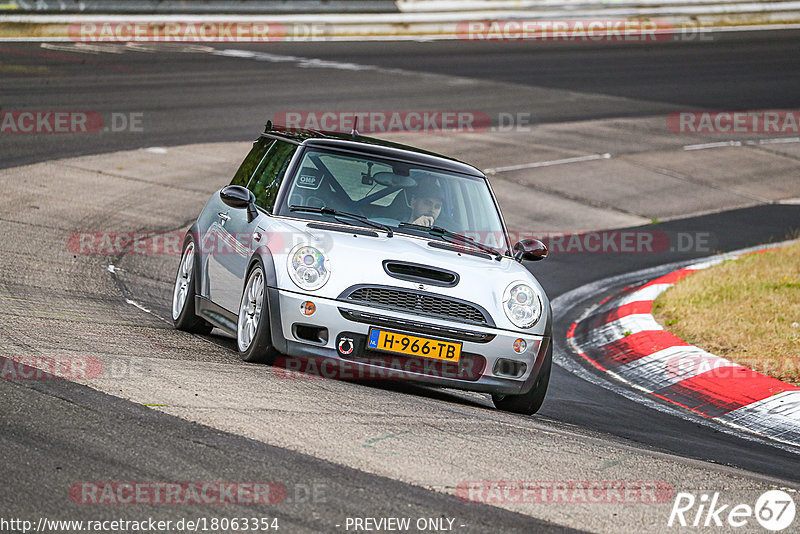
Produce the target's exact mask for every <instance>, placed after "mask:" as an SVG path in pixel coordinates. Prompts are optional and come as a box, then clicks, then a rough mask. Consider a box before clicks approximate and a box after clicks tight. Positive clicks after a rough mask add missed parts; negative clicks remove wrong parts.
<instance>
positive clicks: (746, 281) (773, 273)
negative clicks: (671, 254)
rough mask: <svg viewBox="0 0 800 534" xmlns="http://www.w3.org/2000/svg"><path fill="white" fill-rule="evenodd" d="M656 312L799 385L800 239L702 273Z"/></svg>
mask: <svg viewBox="0 0 800 534" xmlns="http://www.w3.org/2000/svg"><path fill="white" fill-rule="evenodd" d="M653 315H654V316H655V318H656V320H658V322H659V323H661V324H662V325H664V326H665V327H666V328H667V330H669V331H670V332H672V333H673V334H675V335H676V336H678V337H680V338H682V339H683V340H685V341H687V342H688V343H691V344H693V345H697V346H698V347H700V348H702V349H705V350H707V351H708V352H711V353H713V354H717V355H718V356H722V357H724V358H727V359H729V360H731V361H734V362H736V363H739V364H742V365H745V366H747V367H750V368H751V369H754V370H756V371H758V372H760V373H763V374H765V375H769V376H772V377H774V378H777V379H779V380H783V381H784V382H789V383H792V384H795V385H800V242H795V243H792V244H790V245H787V246H784V247H780V248H776V249H770V250H768V251H766V252H763V253H757V254H748V255H746V256H743V257H741V258H739V259H736V260H730V261H726V262H724V263H722V264H720V265H715V266H713V267H711V268H709V269H706V270H703V271H698V272H696V273H694V274H692V275H691V276H688V277H687V278H684V279H683V280H681V281H680V282H678V283H677V284H675V285H674V286H672V287H671V288H669V289H668V290H667V291H665V292H664V293H663V294H662V295H661V296H659V297H658V299H656V301H655V303H654V305H653Z"/></svg>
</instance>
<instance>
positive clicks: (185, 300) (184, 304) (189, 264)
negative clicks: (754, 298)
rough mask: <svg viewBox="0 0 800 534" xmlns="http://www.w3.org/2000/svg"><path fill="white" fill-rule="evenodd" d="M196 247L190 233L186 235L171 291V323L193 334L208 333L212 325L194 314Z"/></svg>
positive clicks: (196, 270) (196, 271) (196, 267)
mask: <svg viewBox="0 0 800 534" xmlns="http://www.w3.org/2000/svg"><path fill="white" fill-rule="evenodd" d="M195 251H196V247H195V243H194V238H193V237H192V235H191V234H189V235H187V236H186V240H185V241H184V243H183V252H182V253H181V262H180V264H179V265H178V272H177V274H176V275H175V287H174V289H173V291H172V323H173V324H174V325H175V328H177V329H178V330H184V331H186V332H192V333H195V334H208V333H209V332H211V330H212V329H213V328H214V326H213V325H212V324H210V323H208V322H206V321H205V320H204V319H202V318H200V317H198V316H197V315H195V310H194V296H195V294H196V292H195V281H196V280H197V273H198V265H197V262H195V258H196V256H197V255H196V254H195Z"/></svg>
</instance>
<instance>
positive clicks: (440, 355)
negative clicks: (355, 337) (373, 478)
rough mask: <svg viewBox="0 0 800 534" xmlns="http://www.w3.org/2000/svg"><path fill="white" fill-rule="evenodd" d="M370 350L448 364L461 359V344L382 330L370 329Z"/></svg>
mask: <svg viewBox="0 0 800 534" xmlns="http://www.w3.org/2000/svg"><path fill="white" fill-rule="evenodd" d="M368 346H369V348H371V349H373V350H379V351H383V352H393V353H395V354H405V355H407V356H420V357H422V358H435V359H437V360H444V361H447V362H458V360H459V359H460V358H461V343H451V342H449V341H439V340H438V339H430V338H427V337H419V336H412V335H409V334H401V333H399V332H391V331H388V330H381V329H379V328H370V329H369V343H368Z"/></svg>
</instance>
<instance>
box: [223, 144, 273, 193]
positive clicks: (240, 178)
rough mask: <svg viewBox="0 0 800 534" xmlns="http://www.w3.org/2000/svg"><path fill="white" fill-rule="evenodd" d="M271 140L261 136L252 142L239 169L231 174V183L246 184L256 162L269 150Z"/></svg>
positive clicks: (259, 161) (256, 164)
mask: <svg viewBox="0 0 800 534" xmlns="http://www.w3.org/2000/svg"><path fill="white" fill-rule="evenodd" d="M273 142H274V141H273V140H272V139H264V138H261V139H259V140H258V141H256V142H255V143H253V148H251V149H250V153H249V154H247V157H246V158H244V161H243V162H242V164H241V165H240V166H239V170H238V171H236V174H235V175H234V176H233V180H231V185H241V186H242V187H246V186H247V182H249V181H250V177H251V176H253V171H255V170H256V167H258V164H259V163H261V160H262V159H263V158H264V154H266V153H267V150H269V147H271V146H272V143H273Z"/></svg>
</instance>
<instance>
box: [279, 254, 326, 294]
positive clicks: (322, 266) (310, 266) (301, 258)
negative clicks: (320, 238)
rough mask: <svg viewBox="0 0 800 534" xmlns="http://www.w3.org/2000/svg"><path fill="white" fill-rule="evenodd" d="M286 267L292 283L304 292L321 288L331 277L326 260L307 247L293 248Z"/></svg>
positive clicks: (323, 256) (323, 255) (322, 255)
mask: <svg viewBox="0 0 800 534" xmlns="http://www.w3.org/2000/svg"><path fill="white" fill-rule="evenodd" d="M286 267H287V269H288V270H289V277H290V278H291V279H292V282H294V283H295V284H297V286H298V287H300V288H301V289H305V290H306V291H313V290H315V289H319V288H321V287H322V286H324V285H325V283H326V282H327V281H328V278H330V277H331V263H330V261H329V260H328V258H326V257H325V254H323V253H322V252H321V251H319V250H317V249H316V248H314V247H310V246H308V245H299V246H297V247H295V248H294V249H293V250H292V252H291V253H290V254H289V258H288V261H287V265H286Z"/></svg>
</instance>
